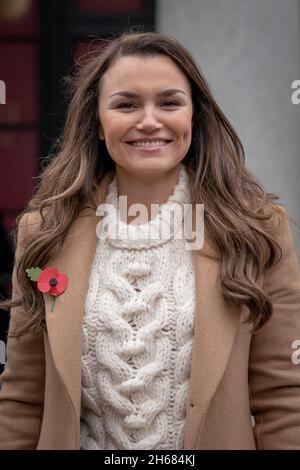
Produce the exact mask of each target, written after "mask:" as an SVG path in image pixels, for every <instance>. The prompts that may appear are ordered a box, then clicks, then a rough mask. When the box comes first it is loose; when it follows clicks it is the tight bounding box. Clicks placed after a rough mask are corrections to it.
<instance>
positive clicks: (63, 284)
mask: <svg viewBox="0 0 300 470" xmlns="http://www.w3.org/2000/svg"><path fill="white" fill-rule="evenodd" d="M68 282H69V279H68V276H67V275H66V274H64V273H59V275H58V277H57V285H58V286H59V288H61V289H63V290H62V292H64V291H65V290H66V288H67V287H68Z"/></svg>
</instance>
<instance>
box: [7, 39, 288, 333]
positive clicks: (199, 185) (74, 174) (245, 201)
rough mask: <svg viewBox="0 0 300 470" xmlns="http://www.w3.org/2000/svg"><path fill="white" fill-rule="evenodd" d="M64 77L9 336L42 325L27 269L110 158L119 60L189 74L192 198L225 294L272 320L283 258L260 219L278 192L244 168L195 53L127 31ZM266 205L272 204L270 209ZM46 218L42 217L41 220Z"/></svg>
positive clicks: (47, 253) (49, 247)
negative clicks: (112, 84)
mask: <svg viewBox="0 0 300 470" xmlns="http://www.w3.org/2000/svg"><path fill="white" fill-rule="evenodd" d="M103 43H104V46H105V47H101V48H99V50H98V51H94V52H93V54H92V56H91V57H89V58H88V60H86V61H85V63H84V64H83V65H82V66H81V67H79V68H78V69H76V70H77V71H76V73H73V74H72V76H71V77H70V78H69V79H68V82H67V84H68V85H69V88H68V89H69V91H70V94H71V96H70V102H69V108H68V113H67V118H66V123H65V128H64V131H63V133H62V135H61V136H60V138H59V139H58V141H57V143H56V148H55V153H54V154H52V155H50V156H49V157H48V158H47V159H46V161H45V163H46V165H45V167H44V168H43V169H42V171H41V174H40V175H39V176H38V178H37V184H36V188H35V192H34V195H33V197H32V199H31V200H30V202H29V203H28V205H27V207H26V208H25V209H24V211H23V212H22V213H21V214H19V215H18V217H17V218H16V226H15V228H14V229H13V231H12V235H13V237H14V243H15V248H16V246H17V242H16V241H17V229H18V225H19V221H20V219H21V217H22V216H23V215H24V214H25V213H28V212H36V211H37V212H38V213H39V214H40V217H41V224H40V228H39V230H36V231H35V233H33V234H31V235H30V236H29V237H28V238H27V239H26V240H25V245H24V246H23V250H22V254H21V255H20V256H19V257H18V258H16V259H15V264H14V271H15V276H16V282H17V283H18V286H19V289H20V292H21V294H22V295H21V298H19V299H14V301H12V300H8V301H6V302H2V303H1V304H0V307H1V308H5V309H9V308H12V307H16V306H22V310H23V311H24V320H25V317H26V319H27V320H28V321H26V322H25V321H24V325H23V328H22V329H21V330H20V331H19V332H18V333H17V335H16V334H15V333H14V334H13V333H12V334H11V335H10V336H12V335H14V336H19V335H20V334H23V333H25V332H29V331H30V332H41V330H43V329H46V322H45V311H44V301H43V296H42V294H41V293H40V292H39V291H38V289H36V288H35V287H34V286H35V283H32V282H31V281H30V279H29V278H28V277H27V274H26V272H25V269H26V268H27V267H28V266H39V267H40V268H43V267H45V266H46V265H47V263H48V262H49V260H50V259H51V257H52V256H53V255H54V254H56V252H57V250H59V247H60V246H61V244H62V242H63V241H64V239H65V237H66V235H67V233H68V231H69V229H70V227H71V225H72V223H73V222H74V220H75V218H76V217H77V216H78V214H79V211H80V209H81V208H82V207H83V205H84V204H86V203H88V202H90V201H91V200H92V194H93V190H94V189H95V187H97V185H99V183H100V181H101V180H102V178H103V177H104V176H105V175H106V173H108V172H109V171H110V170H114V168H115V164H114V162H113V160H112V159H111V157H110V155H109V153H108V152H107V149H106V146H105V142H104V141H100V140H99V137H98V128H99V116H98V111H97V108H98V96H99V87H100V85H101V77H102V76H103V74H105V72H106V71H107V70H108V68H109V67H110V66H111V65H112V64H113V63H114V62H115V61H117V60H118V58H120V57H123V56H129V55H134V56H155V55H158V54H164V55H166V56H169V57H170V58H171V59H172V60H173V61H174V62H175V63H176V64H177V66H178V67H179V68H180V69H181V70H182V71H183V72H184V73H185V75H186V77H187V78H188V80H189V82H190V85H191V91H192V101H193V110H194V113H193V122H192V141H191V145H190V148H189V150H188V153H187V154H186V156H185V158H184V159H183V161H182V163H183V164H184V165H185V168H186V170H187V172H188V175H189V178H190V183H191V191H192V198H193V202H198V203H202V204H204V208H205V211H204V217H205V218H204V221H205V230H206V233H207V234H208V235H209V239H210V240H211V242H212V243H213V244H214V245H215V247H217V249H218V252H219V259H220V282H221V289H222V292H223V294H224V296H225V297H226V298H227V299H228V300H230V301H232V302H235V303H238V304H239V305H246V306H247V307H248V310H249V315H248V318H247V322H249V323H250V324H251V325H252V331H253V332H254V331H258V329H259V328H260V327H261V326H262V325H263V324H264V323H265V322H266V321H267V320H268V319H269V318H270V316H271V314H272V303H271V301H270V299H269V298H268V297H267V295H266V293H265V292H263V290H262V285H263V284H262V279H263V277H264V274H265V272H266V270H267V269H268V268H270V267H271V266H272V265H274V264H275V263H276V262H277V261H278V260H279V259H280V257H281V249H280V246H279V244H278V243H277V242H276V241H275V239H273V238H272V237H271V235H270V233H268V232H269V231H268V230H265V228H264V224H263V223H262V221H263V220H267V219H270V217H272V214H274V212H276V211H277V210H278V211H279V209H278V208H279V203H276V204H275V203H274V202H273V201H274V200H275V199H278V196H277V195H275V194H273V193H266V192H265V191H264V189H263V188H262V186H261V184H260V183H259V182H258V181H257V180H256V179H255V178H254V176H253V175H252V174H251V173H250V172H249V170H248V169H247V168H246V167H245V157H244V150H243V146H242V143H241V142H240V139H239V137H238V136H237V134H236V132H235V130H234V129H233V127H232V126H231V124H230V123H229V122H228V120H227V118H226V117H225V115H224V114H223V112H222V111H221V109H220V108H219V106H218V104H217V103H216V101H215V99H214V98H213V96H212V93H211V91H210V89H209V86H208V84H207V82H206V80H205V78H204V77H203V75H202V73H201V72H200V70H199V67H198V65H197V63H196V61H195V59H194V58H193V56H192V55H191V53H190V52H189V51H188V50H187V49H186V48H185V47H183V46H182V45H181V44H180V43H179V42H178V41H177V40H176V39H175V38H173V37H170V36H167V35H164V34H160V33H156V32H132V31H131V32H127V33H123V34H121V35H120V36H118V37H115V38H112V39H109V40H105V41H104V42H102V45H103ZM268 209H270V210H268ZM45 214H47V217H45Z"/></svg>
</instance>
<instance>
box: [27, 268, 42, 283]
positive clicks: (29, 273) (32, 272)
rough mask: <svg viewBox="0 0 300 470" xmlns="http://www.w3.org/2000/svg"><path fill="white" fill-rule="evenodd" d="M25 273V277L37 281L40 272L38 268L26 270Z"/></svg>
mask: <svg viewBox="0 0 300 470" xmlns="http://www.w3.org/2000/svg"><path fill="white" fill-rule="evenodd" d="M26 272H27V276H28V277H29V278H30V279H31V280H32V281H37V280H38V277H39V275H40V273H41V272H42V270H41V269H40V268H29V269H26Z"/></svg>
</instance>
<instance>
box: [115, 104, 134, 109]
mask: <svg viewBox="0 0 300 470" xmlns="http://www.w3.org/2000/svg"><path fill="white" fill-rule="evenodd" d="M129 106H134V104H133V103H120V104H118V106H117V108H128V109H129Z"/></svg>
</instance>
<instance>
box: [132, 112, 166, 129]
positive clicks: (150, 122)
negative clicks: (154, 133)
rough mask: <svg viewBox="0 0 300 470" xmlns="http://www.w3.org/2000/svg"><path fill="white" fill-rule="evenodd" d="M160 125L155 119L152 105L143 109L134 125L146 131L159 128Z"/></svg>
mask: <svg viewBox="0 0 300 470" xmlns="http://www.w3.org/2000/svg"><path fill="white" fill-rule="evenodd" d="M161 126H162V124H161V122H160V121H159V120H158V119H157V116H156V114H155V110H154V109H153V107H148V108H145V109H144V111H143V115H142V117H141V119H140V120H139V122H138V123H137V125H136V127H137V129H139V130H140V129H145V130H148V131H151V130H153V129H159V128H161Z"/></svg>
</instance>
